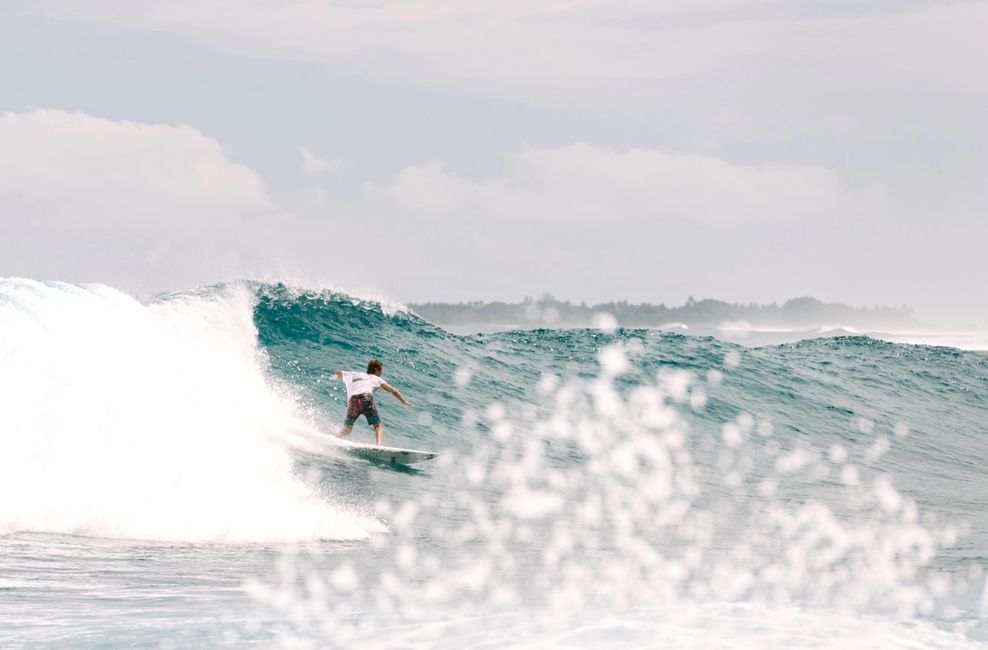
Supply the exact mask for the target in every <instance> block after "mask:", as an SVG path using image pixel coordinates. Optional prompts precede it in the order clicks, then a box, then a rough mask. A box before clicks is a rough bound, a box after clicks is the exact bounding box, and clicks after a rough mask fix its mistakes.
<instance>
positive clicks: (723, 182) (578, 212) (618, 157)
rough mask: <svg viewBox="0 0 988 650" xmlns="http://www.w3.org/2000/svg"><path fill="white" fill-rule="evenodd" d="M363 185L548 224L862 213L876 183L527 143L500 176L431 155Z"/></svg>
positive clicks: (428, 208) (428, 209) (426, 210)
mask: <svg viewBox="0 0 988 650" xmlns="http://www.w3.org/2000/svg"><path fill="white" fill-rule="evenodd" d="M369 189H370V190H371V192H373V193H377V194H381V195H384V196H386V197H388V198H390V199H391V200H392V201H394V202H395V203H396V204H398V205H400V206H402V207H403V208H405V209H407V210H409V211H412V212H417V213H422V214H431V215H462V216H467V215H478V214H479V215H486V216H488V217H496V218H513V219H528V220H531V219H536V220H546V221H550V222H551V221H574V220H577V221H585V222H607V221H642V220H654V221H662V220H667V221H698V222H702V223H712V224H729V223H784V222H801V221H806V220H825V219H830V218H835V217H845V216H854V215H860V214H866V213H868V212H869V211H874V210H877V209H879V208H880V204H881V199H880V194H879V193H878V192H877V191H876V190H871V191H870V192H866V193H854V192H852V191H850V190H848V189H847V188H846V187H844V185H843V184H842V182H841V180H840V178H838V176H837V175H836V174H835V173H834V172H832V171H830V170H828V169H826V168H824V167H819V166H812V165H740V164H733V163H730V162H727V161H724V160H721V159H719V158H716V157H711V156H701V155H695V154H675V153H665V152H661V151H655V150H649V149H630V150H627V151H623V152H621V151H615V150H613V149H608V148H600V147H593V146H590V145H588V144H582V143H578V144H574V145H571V146H567V147H561V148H555V149H528V150H526V151H524V152H522V153H520V154H517V155H516V156H515V157H514V159H513V161H512V165H511V173H510V174H509V175H508V176H507V177H505V178H499V179H492V180H483V181H474V180H468V179H463V178H458V177H456V176H454V175H452V174H450V173H448V172H447V171H446V170H445V169H444V168H443V167H442V165H441V164H439V163H437V162H432V163H428V164H425V165H419V166H412V167H407V168H405V169H404V170H402V171H401V172H400V173H399V174H398V176H397V178H396V179H395V181H394V183H392V184H390V185H387V186H380V187H379V186H371V187H370V188H369Z"/></svg>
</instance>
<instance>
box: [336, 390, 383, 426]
mask: <svg viewBox="0 0 988 650" xmlns="http://www.w3.org/2000/svg"><path fill="white" fill-rule="evenodd" d="M361 415H364V416H366V417H367V424H369V425H371V426H372V427H374V426H377V425H379V424H381V416H379V415H378V414H377V404H375V403H374V396H373V395H368V394H364V395H354V396H353V397H351V398H350V403H349V404H347V409H346V420H344V421H343V422H344V423H345V424H346V425H347V426H348V427H350V426H353V423H354V422H356V421H357V418H359V417H360V416H361Z"/></svg>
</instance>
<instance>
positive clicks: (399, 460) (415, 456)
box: [340, 441, 439, 465]
mask: <svg viewBox="0 0 988 650" xmlns="http://www.w3.org/2000/svg"><path fill="white" fill-rule="evenodd" d="M341 442H343V444H341V445H340V450H341V451H342V452H343V453H345V454H346V455H348V456H353V457H355V458H363V459H365V460H371V461H377V462H379V463H394V464H396V465H411V464H413V463H421V462H422V461H424V460H429V459H431V458H435V457H436V456H438V455H439V454H438V453H436V452H434V451H420V450H418V449H401V448H400V447H378V446H376V445H363V444H360V443H359V442H348V441H341Z"/></svg>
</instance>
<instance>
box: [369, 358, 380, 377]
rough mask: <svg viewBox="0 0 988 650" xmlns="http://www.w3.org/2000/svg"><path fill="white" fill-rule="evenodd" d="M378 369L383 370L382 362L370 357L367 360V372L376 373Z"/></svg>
mask: <svg viewBox="0 0 988 650" xmlns="http://www.w3.org/2000/svg"><path fill="white" fill-rule="evenodd" d="M378 370H384V364H383V363H381V362H380V361H378V360H377V359H371V360H370V361H368V362H367V374H368V375H376V374H377V371H378Z"/></svg>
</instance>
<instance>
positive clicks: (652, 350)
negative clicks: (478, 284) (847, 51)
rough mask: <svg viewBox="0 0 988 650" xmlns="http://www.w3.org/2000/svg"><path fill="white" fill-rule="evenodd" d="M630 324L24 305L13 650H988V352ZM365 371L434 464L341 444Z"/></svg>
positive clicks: (1, 386) (318, 307)
mask: <svg viewBox="0 0 988 650" xmlns="http://www.w3.org/2000/svg"><path fill="white" fill-rule="evenodd" d="M616 325H617V323H615V322H613V321H608V320H606V319H604V320H600V321H598V323H597V327H594V328H579V329H553V328H542V329H537V330H525V331H509V332H497V333H487V334H473V335H466V336H463V335H457V334H453V333H450V332H448V331H446V330H444V329H442V328H439V327H437V326H435V325H433V324H431V323H429V322H428V321H427V320H424V319H422V318H420V317H419V316H418V315H416V314H415V313H414V312H412V311H409V310H405V309H393V308H384V307H382V306H381V305H380V304H379V303H377V302H374V301H371V300H365V299H361V298H359V297H354V296H350V295H346V294H343V293H334V292H321V291H308V290H305V289H299V288H292V287H287V286H284V285H271V284H257V283H234V284H229V285H223V286H215V287H205V288H201V289H198V290H195V291H190V292H180V293H175V294H169V295H163V296H158V297H155V298H153V299H150V300H147V301H139V300H136V299H134V298H132V297H130V296H127V295H126V294H123V293H121V292H119V291H116V290H114V289H111V288H108V287H105V286H100V285H87V286H75V285H69V284H63V283H52V282H38V281H34V280H23V279H7V280H2V281H0V395H2V396H3V400H4V401H3V409H2V412H0V488H2V490H3V494H4V495H6V496H5V497H4V499H3V500H2V501H0V533H2V536H0V611H4V612H14V614H11V615H9V616H8V615H6V614H5V615H4V616H5V620H4V623H5V624H4V625H3V626H0V645H3V646H4V647H38V646H58V647H91V646H93V645H110V646H115V645H119V646H153V647H158V646H162V647H165V646H171V647H187V646H209V647H223V646H228V647H272V646H284V647H351V646H359V647H430V648H431V647H449V648H454V647H464V646H480V645H485V644H486V645H489V646H498V647H504V646H510V647H528V646H539V647H629V646H640V647H694V648H720V647H752V648H791V647H812V648H830V647H833V648H837V647H842V648H843V647H875V648H885V647H921V648H923V647H926V648H953V647H958V648H963V647H981V645H982V644H983V643H984V642H985V641H988V625H986V621H985V617H986V616H988V582H986V577H985V572H984V569H985V567H986V565H988V473H986V472H985V471H984V466H983V459H984V458H986V457H988V453H986V452H988V436H986V434H988V431H986V424H985V422H986V419H985V413H986V412H988V410H986V407H988V356H986V355H984V354H981V353H978V352H970V351H964V350H961V349H957V347H947V346H926V345H911V344H906V343H894V342H888V341H882V340H877V339H876V338H873V337H869V336H862V335H834V336H828V337H825V338H815V337H811V338H809V339H808V340H798V341H793V342H790V343H784V344H779V345H769V344H766V345H760V346H755V347H752V346H750V345H747V346H742V345H737V344H735V343H731V342H729V341H726V340H724V337H722V336H721V337H715V336H701V335H696V332H695V331H694V330H693V329H688V328H679V329H678V333H674V332H669V331H661V330H655V329H621V328H618V327H617V326H616ZM371 357H377V358H381V359H382V360H384V362H385V364H386V368H385V378H386V379H387V380H388V381H389V382H391V383H393V384H394V385H396V386H398V387H399V388H400V389H401V391H402V392H403V393H404V394H405V395H406V396H408V397H409V399H411V400H412V401H413V403H414V404H415V407H414V408H413V409H412V410H404V409H401V407H400V406H398V404H397V402H394V401H391V402H389V401H388V397H387V396H383V397H381V398H380V408H381V411H382V415H383V418H384V421H385V424H386V432H385V442H386V443H390V444H396V445H400V446H406V447H426V448H431V449H437V450H439V451H440V452H441V456H440V457H439V458H438V459H436V460H435V461H431V465H430V464H427V465H423V466H420V468H416V469H401V468H391V467H387V466H378V465H373V464H370V463H367V462H364V461H359V460H353V459H343V458H339V457H336V456H334V455H333V454H332V453H331V445H330V444H329V438H328V437H329V435H331V433H332V432H333V431H335V430H337V428H338V427H339V423H340V420H341V419H342V415H343V407H344V401H345V399H344V398H345V394H344V392H343V388H342V386H341V385H340V384H339V383H338V382H337V381H334V380H333V378H332V374H333V371H335V370H337V369H353V368H357V369H359V368H361V367H362V366H364V365H365V364H366V362H367V359H369V358H371ZM354 436H355V438H356V439H357V440H362V441H365V442H367V441H370V440H371V439H372V436H371V434H370V433H369V430H363V431H362V430H359V429H358V430H357V431H356V432H355V433H354Z"/></svg>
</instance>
